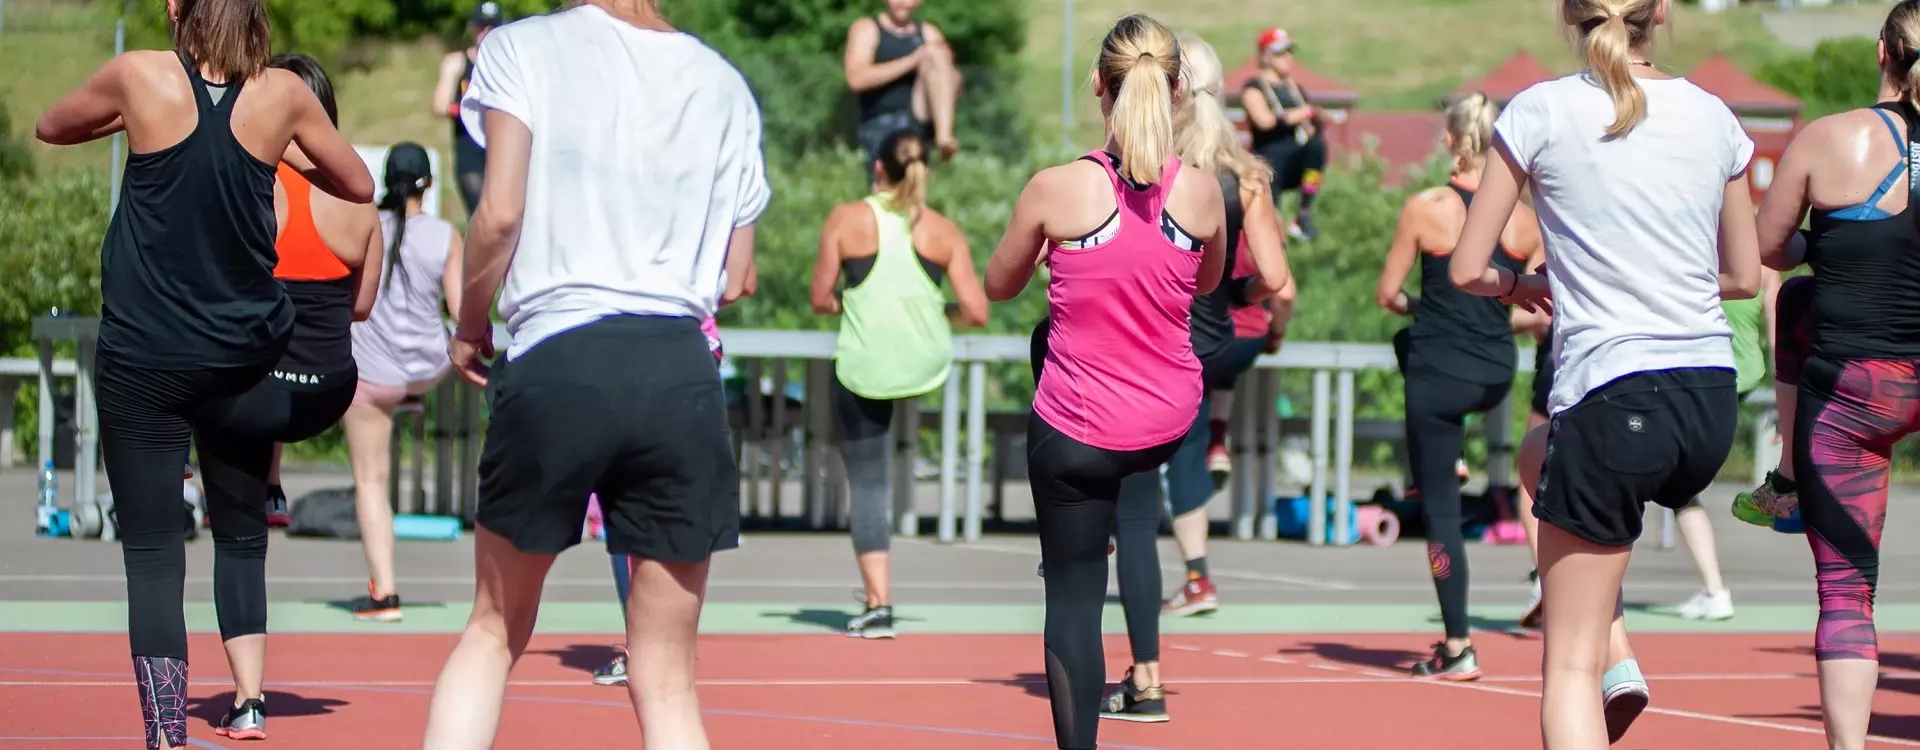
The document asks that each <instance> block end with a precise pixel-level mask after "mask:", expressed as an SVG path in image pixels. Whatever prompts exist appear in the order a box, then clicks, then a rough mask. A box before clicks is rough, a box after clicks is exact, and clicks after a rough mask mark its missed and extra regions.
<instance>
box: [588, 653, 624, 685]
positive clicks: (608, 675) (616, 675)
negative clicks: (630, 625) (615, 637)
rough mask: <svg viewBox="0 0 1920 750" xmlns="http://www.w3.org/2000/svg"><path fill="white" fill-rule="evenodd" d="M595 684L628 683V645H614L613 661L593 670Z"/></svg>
mask: <svg viewBox="0 0 1920 750" xmlns="http://www.w3.org/2000/svg"><path fill="white" fill-rule="evenodd" d="M593 684H595V685H625V684H627V647H626V646H614V647H613V661H610V662H607V665H606V666H604V667H601V668H599V669H596V670H593Z"/></svg>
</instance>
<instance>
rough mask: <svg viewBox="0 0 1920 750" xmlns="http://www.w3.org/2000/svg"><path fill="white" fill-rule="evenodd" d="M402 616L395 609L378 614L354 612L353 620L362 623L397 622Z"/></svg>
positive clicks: (384, 610) (381, 611)
mask: <svg viewBox="0 0 1920 750" xmlns="http://www.w3.org/2000/svg"><path fill="white" fill-rule="evenodd" d="M402 616H403V615H401V614H400V610H397V609H383V610H380V611H378V612H355V613H353V619H355V620H360V621H362V622H399V621H400V618H401V617H402Z"/></svg>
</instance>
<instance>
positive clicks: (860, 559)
mask: <svg viewBox="0 0 1920 750" xmlns="http://www.w3.org/2000/svg"><path fill="white" fill-rule="evenodd" d="M833 405H834V417H835V423H836V426H837V427H838V432H839V435H838V437H839V443H840V457H841V461H842V463H844V464H845V465H846V467H847V495H848V510H849V513H848V515H849V516H850V519H849V520H850V523H849V525H850V526H851V527H852V532H853V533H852V536H853V554H854V560H855V562H856V563H857V564H858V565H859V567H860V578H861V581H862V582H863V583H864V584H865V585H866V593H867V601H866V605H867V608H866V611H864V612H862V613H861V614H860V616H858V617H855V618H854V619H853V620H852V621H851V622H849V623H848V624H847V635H849V636H856V637H864V638H891V637H893V635H894V633H893V600H892V596H891V593H892V592H891V591H889V588H890V587H889V581H888V573H889V564H888V551H889V548H890V546H891V543H892V538H893V483H892V481H891V474H892V471H891V470H892V468H893V467H892V463H893V461H892V457H891V455H890V453H891V451H890V450H889V447H890V446H889V441H890V440H891V438H892V430H891V426H892V424H893V412H894V402H893V401H884V400H878V399H870V398H864V397H862V396H860V395H859V394H856V393H854V392H853V391H850V390H848V389H847V387H846V386H845V385H842V384H841V383H840V380H839V378H837V377H836V378H835V379H834V392H833Z"/></svg>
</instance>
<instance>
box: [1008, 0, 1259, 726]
mask: <svg viewBox="0 0 1920 750" xmlns="http://www.w3.org/2000/svg"><path fill="white" fill-rule="evenodd" d="M1179 74H1180V50H1179V45H1178V44H1177V43H1176V42H1175V41H1174V37H1173V34H1172V32H1170V31H1168V30H1167V28H1166V27H1165V26H1162V25H1161V24H1160V23H1159V22H1158V21H1155V20H1153V19H1152V18H1149V17H1147V16H1144V15H1132V16H1127V17H1126V18H1122V19H1120V21H1119V22H1118V23H1116V24H1115V25H1114V27H1113V30H1112V31H1110V32H1108V34H1107V37H1106V39H1105V41H1103V42H1102V43H1101V47H1100V59H1099V63H1098V67H1097V68H1096V70H1095V73H1094V86H1093V89H1094V93H1095V94H1096V95H1097V96H1099V97H1100V104H1101V111H1102V112H1104V113H1106V116H1107V124H1108V132H1109V133H1111V134H1112V137H1111V139H1110V140H1109V142H1108V143H1107V146H1106V148H1105V149H1102V150H1100V151H1095V152H1093V153H1091V154H1088V155H1087V156H1085V157H1082V158H1080V159H1077V160H1074V161H1072V162H1069V163H1067V164H1063V165H1060V166H1057V167H1053V168H1050V169H1047V170H1044V171H1042V172H1040V173H1039V174H1037V175H1034V177H1033V180H1032V181H1031V182H1029V183H1028V184H1027V188H1026V190H1025V191H1024V192H1023V193H1021V195H1020V200H1019V202H1018V203H1017V204H1016V205H1015V206H1014V210H1013V218H1012V219H1011V220H1010V221H1009V222H1008V226H1007V230H1006V235H1005V236H1004V237H1003V238H1002V239H1001V241H1000V245H999V248H998V249H997V250H995V251H994V254H993V259H992V260H991V261H990V262H989V263H988V265H987V278H986V288H987V297H988V298H989V299H991V300H995V301H1006V300H1009V299H1012V298H1014V297H1015V296H1018V295H1019V294H1020V292H1021V291H1022V290H1024V289H1025V288H1026V286H1027V283H1028V282H1029V281H1030V280H1031V279H1032V278H1033V272H1034V270H1035V269H1036V267H1037V266H1038V265H1039V263H1040V253H1041V251H1042V249H1043V248H1044V249H1045V250H1046V253H1047V256H1048V257H1047V260H1046V262H1047V264H1048V265H1049V267H1050V268H1051V270H1052V273H1051V279H1050V280H1049V282H1048V284H1047V301H1048V303H1049V305H1050V306H1051V308H1052V315H1051V323H1050V325H1051V331H1050V333H1049V335H1048V337H1047V341H1046V344H1047V345H1046V346H1045V347H1044V348H1043V351H1039V352H1036V356H1037V357H1039V358H1041V359H1042V360H1043V362H1036V363H1035V369H1036V370H1037V371H1038V372H1039V373H1040V374H1039V380H1040V382H1039V388H1038V390H1037V391H1036V392H1035V394H1034V404H1033V406H1034V415H1033V418H1032V419H1030V420H1029V421H1028V429H1027V467H1028V469H1027V470H1028V477H1029V481H1030V482H1031V484H1032V488H1033V498H1034V506H1035V511H1036V514H1037V515H1038V516H1039V521H1040V549H1041V555H1042V560H1043V562H1044V564H1045V565H1046V571H1047V573H1046V579H1045V580H1046V589H1047V624H1046V638H1045V643H1046V654H1045V656H1046V658H1045V665H1046V672H1047V682H1048V686H1049V688H1050V692H1051V695H1052V706H1053V724H1054V733H1055V736H1056V738H1057V739H1058V741H1059V746H1060V747H1061V748H1063V750H1080V749H1082V748H1093V747H1094V742H1095V737H1096V734H1097V729H1098V724H1099V720H1100V715H1101V706H1100V703H1101V692H1102V690H1103V689H1104V688H1105V682H1106V665H1105V653H1104V651H1103V649H1102V645H1101V639H1100V614H1101V610H1102V609H1103V607H1104V604H1105V601H1104V600H1105V597H1106V591H1107V557H1106V550H1107V540H1108V535H1109V534H1110V533H1112V530H1113V521H1114V510H1115V503H1116V501H1117V500H1118V498H1119V493H1120V482H1121V480H1122V479H1125V478H1126V477H1128V476H1131V475H1133V474H1137V473H1141V472H1144V471H1149V470H1152V469H1153V468H1154V467H1157V466H1159V465H1160V464H1162V463H1165V462H1166V461H1167V459H1168V458H1169V457H1171V456H1172V454H1173V451H1174V449H1175V448H1176V447H1177V446H1178V445H1179V443H1180V440H1181V438H1183V437H1184V436H1185V435H1186V432H1187V430H1188V428H1190V427H1191V426H1192V424H1193V416H1194V414H1195V413H1196V412H1197V410H1198V409H1199V408H1200V397H1201V388H1202V385H1201V382H1200V361H1199V360H1198V359H1197V358H1196V357H1195V356H1194V354H1193V344H1192V340H1191V338H1190V335H1191V334H1190V331H1189V328H1188V320H1189V319H1188V314H1189V311H1190V307H1191V305H1192V304H1193V297H1194V295H1195V294H1198V293H1206V292H1210V291H1212V289H1213V287H1214V286H1216V285H1217V284H1218V283H1219V280H1220V277H1221V275H1222V274H1221V272H1222V271H1223V270H1224V267H1225V263H1226V254H1225V248H1226V246H1227V243H1226V215H1225V207H1224V204H1223V202H1222V200H1221V196H1220V184H1219V181H1218V180H1216V179H1214V177H1213V176H1212V175H1208V174H1198V173H1192V172H1183V171H1182V170H1181V168H1180V161H1179V159H1177V158H1175V157H1174V155H1173V104H1174V101H1175V98H1176V97H1177V96H1179ZM1043 365H1044V366H1043ZM1148 677H1149V680H1148V682H1151V683H1152V686H1151V687H1146V688H1141V689H1137V690H1135V691H1134V692H1135V693H1137V694H1129V695H1127V696H1126V699H1127V700H1128V701H1129V702H1130V704H1132V705H1136V706H1138V705H1143V704H1144V705H1146V706H1151V705H1152V704H1153V703H1154V702H1161V704H1162V705H1164V697H1163V696H1162V695H1161V691H1160V689H1159V687H1158V685H1159V683H1158V681H1157V675H1149V676H1148ZM1130 689H1131V688H1130Z"/></svg>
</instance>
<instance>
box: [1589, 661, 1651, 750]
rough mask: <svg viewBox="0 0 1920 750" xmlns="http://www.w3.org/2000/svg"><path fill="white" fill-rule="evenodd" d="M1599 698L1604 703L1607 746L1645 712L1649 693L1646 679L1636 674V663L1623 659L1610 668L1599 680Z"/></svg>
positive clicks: (1623, 735) (1616, 740)
mask: <svg viewBox="0 0 1920 750" xmlns="http://www.w3.org/2000/svg"><path fill="white" fill-rule="evenodd" d="M1600 695H1601V696H1602V698H1604V699H1605V700H1606V714H1607V742H1609V743H1614V742H1619V741H1620V738H1621V737H1625V736H1627V728H1628V727H1631V726H1633V720H1634V719H1638V718H1640V712H1641V711H1645V710H1647V702H1648V701H1649V700H1651V698H1652V693H1651V691H1650V690H1649V689H1648V688H1647V678H1646V677H1644V676H1642V675H1641V674H1640V663H1639V662H1637V661H1634V660H1633V659H1626V660H1623V661H1621V662H1620V663H1619V664H1615V665H1613V668H1612V669H1609V670H1607V674H1606V676H1605V677H1603V678H1601V688H1600Z"/></svg>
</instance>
